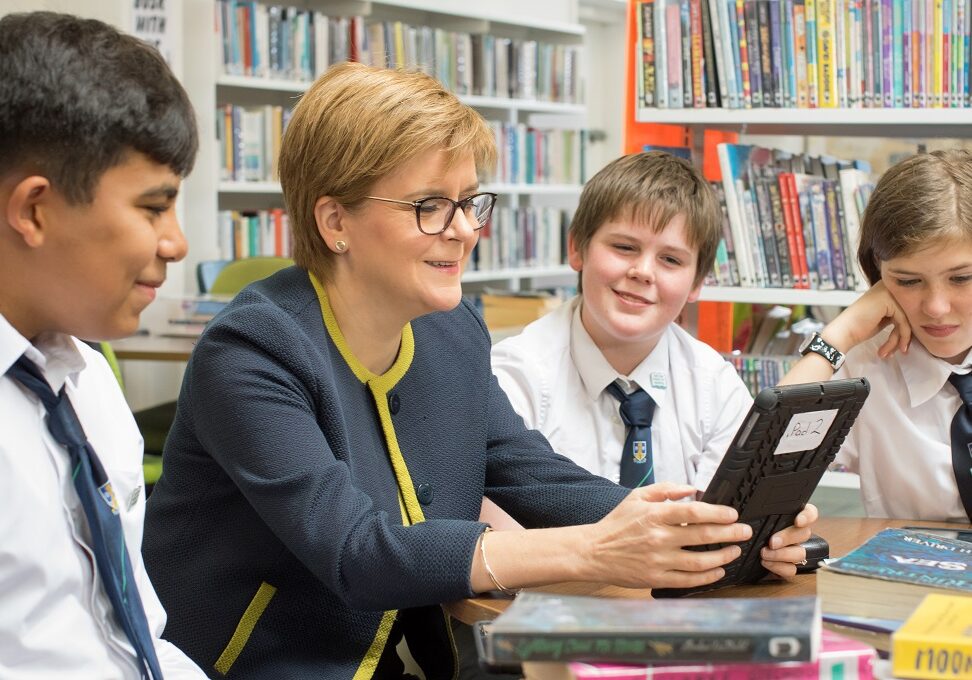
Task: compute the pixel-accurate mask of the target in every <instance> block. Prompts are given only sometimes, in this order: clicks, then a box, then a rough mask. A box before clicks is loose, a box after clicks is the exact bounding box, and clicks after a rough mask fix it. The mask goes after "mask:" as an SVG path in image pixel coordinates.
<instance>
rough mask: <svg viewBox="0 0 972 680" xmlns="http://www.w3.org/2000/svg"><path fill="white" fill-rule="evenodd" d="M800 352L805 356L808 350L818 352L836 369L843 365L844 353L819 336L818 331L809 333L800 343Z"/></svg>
mask: <svg viewBox="0 0 972 680" xmlns="http://www.w3.org/2000/svg"><path fill="white" fill-rule="evenodd" d="M799 351H800V354H802V355H803V356H806V355H807V354H809V353H810V352H814V353H816V354H819V355H820V356H822V357H823V358H824V359H826V360H827V361H829V362H830V365H831V366H833V367H834V370H835V371H836V370H837V369H839V368H840V367H841V366H843V365H844V353H843V352H841V351H840V350H839V349H837V348H836V347H834V346H833V345H831V344H830V343H829V342H827V341H826V340H824V339H823V338H822V337H820V333H817V332H814V333H811V334H810V335H809V336H808V337H807V338H806V339H805V340H804V341H803V342H802V343H800V350H799Z"/></svg>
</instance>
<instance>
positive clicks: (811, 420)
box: [773, 408, 838, 456]
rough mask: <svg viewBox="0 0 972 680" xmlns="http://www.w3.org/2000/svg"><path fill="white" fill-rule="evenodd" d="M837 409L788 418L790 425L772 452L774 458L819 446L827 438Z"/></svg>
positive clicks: (810, 412) (800, 414) (798, 414)
mask: <svg viewBox="0 0 972 680" xmlns="http://www.w3.org/2000/svg"><path fill="white" fill-rule="evenodd" d="M837 411H838V409H835V408H831V409H827V410H826V411H807V412H806V413H797V414H796V415H795V416H793V417H792V418H790V423H789V424H788V425H787V426H786V432H784V433H783V438H782V439H780V443H779V444H778V445H777V447H776V450H775V451H773V455H774V456H778V455H780V454H781V453H793V452H794V451H808V450H810V449H815V448H817V447H818V446H820V442H822V441H823V439H824V437H826V436H827V432H829V431H830V426H831V425H832V424H833V422H834V418H836V417H837Z"/></svg>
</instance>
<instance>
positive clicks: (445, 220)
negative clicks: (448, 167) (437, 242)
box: [365, 192, 496, 236]
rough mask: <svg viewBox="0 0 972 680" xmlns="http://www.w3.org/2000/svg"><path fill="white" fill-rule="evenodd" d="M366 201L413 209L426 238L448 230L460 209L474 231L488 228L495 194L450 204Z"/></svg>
mask: <svg viewBox="0 0 972 680" xmlns="http://www.w3.org/2000/svg"><path fill="white" fill-rule="evenodd" d="M365 198H370V199H371V200H373V201H384V202H386V203H398V204H400V205H410V206H412V207H413V208H415V222H416V224H417V225H418V228H419V231H420V232H422V233H423V234H428V235H429V236H435V235H436V234H441V233H442V232H444V231H445V230H446V229H448V228H449V225H450V224H452V218H453V217H455V215H456V210H459V209H461V210H462V212H463V214H464V215H465V216H466V219H467V220H468V221H469V222H470V223H471V224H472V225H473V231H479V230H480V229H482V228H483V227H485V226H486V225H487V224H489V216H490V215H491V214H492V213H493V206H494V205H496V194H491V193H489V192H483V193H481V194H473V195H472V196H469V197H467V198H464V199H462V200H461V201H453V200H452V199H451V198H446V197H445V196H427V197H426V198H420V199H419V200H417V201H399V200H396V199H394V198H382V197H380V196H365Z"/></svg>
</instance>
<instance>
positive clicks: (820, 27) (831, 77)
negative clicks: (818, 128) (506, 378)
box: [817, 0, 837, 108]
mask: <svg viewBox="0 0 972 680" xmlns="http://www.w3.org/2000/svg"><path fill="white" fill-rule="evenodd" d="M836 10H837V3H836V0H817V92H818V97H817V99H818V102H819V105H820V107H821V108H834V107H836V106H837V74H836V72H835V71H834V69H835V68H837V55H836V54H835V53H834V50H836V49H837V38H836V36H835V35H834V28H835V19H836V17H835V16H834V14H835V12H836Z"/></svg>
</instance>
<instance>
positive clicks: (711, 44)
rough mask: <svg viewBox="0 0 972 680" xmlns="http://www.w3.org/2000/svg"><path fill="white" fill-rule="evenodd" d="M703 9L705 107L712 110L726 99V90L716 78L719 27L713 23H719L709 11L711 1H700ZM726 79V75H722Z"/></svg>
mask: <svg viewBox="0 0 972 680" xmlns="http://www.w3.org/2000/svg"><path fill="white" fill-rule="evenodd" d="M700 2H701V9H702V65H703V68H704V73H703V75H704V77H705V101H704V102H703V106H708V107H710V108H715V107H718V106H719V103H720V101H722V100H723V99H725V98H726V96H725V95H724V94H723V92H722V90H724V89H725V86H724V84H723V81H720V80H718V79H717V77H716V71H717V67H716V62H717V61H719V60H718V59H716V54H717V53H718V50H717V48H716V45H715V41H714V33H715V31H714V29H717V28H718V26H717V25H713V21H717V19H716V17H715V15H713V14H712V12H710V11H709V7H710V2H709V0H700ZM722 78H723V79H724V78H725V74H723V75H722Z"/></svg>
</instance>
